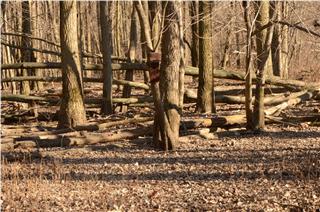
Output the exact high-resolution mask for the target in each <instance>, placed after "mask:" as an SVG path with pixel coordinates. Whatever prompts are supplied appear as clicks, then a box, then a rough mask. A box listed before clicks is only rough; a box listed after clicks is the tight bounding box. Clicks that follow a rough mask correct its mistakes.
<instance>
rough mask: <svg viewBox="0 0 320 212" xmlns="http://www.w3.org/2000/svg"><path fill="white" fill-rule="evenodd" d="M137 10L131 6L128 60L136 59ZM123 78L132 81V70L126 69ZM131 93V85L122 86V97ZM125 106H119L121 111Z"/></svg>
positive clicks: (124, 110)
mask: <svg viewBox="0 0 320 212" xmlns="http://www.w3.org/2000/svg"><path fill="white" fill-rule="evenodd" d="M137 21H138V20H137V11H136V9H135V7H132V13H131V28H130V44H129V52H128V54H129V55H128V56H129V60H130V62H134V61H135V60H136V52H137V45H138V29H137ZM125 79H126V80H127V81H133V70H126V75H125ZM130 95H131V87H130V86H124V88H123V98H129V97H130ZM127 109H128V108H127V106H126V105H123V106H122V108H121V111H122V112H126V111H127Z"/></svg>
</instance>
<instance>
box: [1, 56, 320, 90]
mask: <svg viewBox="0 0 320 212" xmlns="http://www.w3.org/2000/svg"><path fill="white" fill-rule="evenodd" d="M83 67H84V70H102V64H84V65H83ZM1 68H2V69H3V70H5V69H23V68H28V69H32V68H38V69H60V68H61V63H57V62H56V63H54V62H50V63H36V62H23V63H13V64H2V67H1ZM147 69H148V67H147V65H146V64H144V63H113V64H112V70H147ZM214 72H215V73H214V74H215V78H222V79H233V80H241V81H244V78H245V73H242V72H236V71H230V70H228V71H227V70H222V69H216V70H215V71H214ZM185 74H186V75H192V76H197V75H199V69H198V68H196V67H192V66H186V67H185ZM253 80H254V81H255V80H256V78H255V75H254V74H253ZM265 82H266V83H267V84H273V85H279V86H283V87H286V88H290V89H292V88H314V87H319V86H320V84H319V83H306V82H303V81H299V80H288V79H286V80H284V79H281V78H280V77H276V76H272V77H266V80H265Z"/></svg>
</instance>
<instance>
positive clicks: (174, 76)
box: [157, 1, 183, 150]
mask: <svg viewBox="0 0 320 212" xmlns="http://www.w3.org/2000/svg"><path fill="white" fill-rule="evenodd" d="M162 4H163V8H166V12H165V20H164V21H165V22H164V26H165V28H166V31H165V32H164V34H163V37H162V47H161V50H162V58H161V67H160V90H161V93H160V95H161V100H162V101H163V102H162V103H163V107H160V109H161V110H160V111H158V115H159V116H160V122H161V123H160V127H159V128H157V129H158V130H159V133H160V135H161V141H160V145H161V146H162V148H163V149H164V150H175V148H176V146H177V143H178V141H179V125H180V113H181V111H182V105H180V87H181V85H180V83H183V81H182V82H181V76H180V72H181V70H180V68H181V67H180V64H181V58H182V57H183V55H182V54H181V53H182V51H181V48H182V47H181V43H180V38H181V36H182V37H183V34H182V35H181V32H182V30H181V28H180V27H182V26H181V24H179V21H180V20H181V19H180V18H181V17H179V16H181V9H182V8H181V2H173V1H168V2H162ZM158 109H159V108H158ZM162 109H163V110H162Z"/></svg>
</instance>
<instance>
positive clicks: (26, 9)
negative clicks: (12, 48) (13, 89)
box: [20, 1, 33, 107]
mask: <svg viewBox="0 0 320 212" xmlns="http://www.w3.org/2000/svg"><path fill="white" fill-rule="evenodd" d="M21 4H22V32H23V33H25V34H29V35H30V34H31V23H30V20H31V19H30V5H29V1H22V2H21ZM21 43H22V46H23V47H25V48H31V39H30V38H29V37H22V38H21ZM32 53H33V52H32V51H30V50H27V49H25V50H23V51H22V52H21V54H22V55H21V57H22V61H23V62H32ZM30 72H31V70H27V69H22V70H21V75H22V76H24V77H26V76H28V75H29V73H30ZM20 93H21V94H23V95H29V94H30V84H29V82H28V81H23V82H21V85H20ZM25 107H27V105H25Z"/></svg>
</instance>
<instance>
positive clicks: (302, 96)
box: [265, 90, 319, 116]
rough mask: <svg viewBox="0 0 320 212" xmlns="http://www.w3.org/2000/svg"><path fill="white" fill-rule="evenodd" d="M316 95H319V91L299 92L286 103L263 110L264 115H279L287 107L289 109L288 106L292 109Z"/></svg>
mask: <svg viewBox="0 0 320 212" xmlns="http://www.w3.org/2000/svg"><path fill="white" fill-rule="evenodd" d="M318 93H319V90H311V91H310V90H308V91H301V92H299V94H298V95H295V96H293V97H295V98H290V99H288V100H287V101H285V102H283V103H281V104H279V105H277V106H274V107H271V108H269V109H267V110H265V114H266V115H267V116H270V115H275V114H279V113H280V112H281V111H283V110H284V109H286V108H287V107H290V106H291V107H292V106H295V105H297V104H299V103H300V102H302V101H307V100H309V99H312V97H314V96H316V95H317V94H318Z"/></svg>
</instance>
